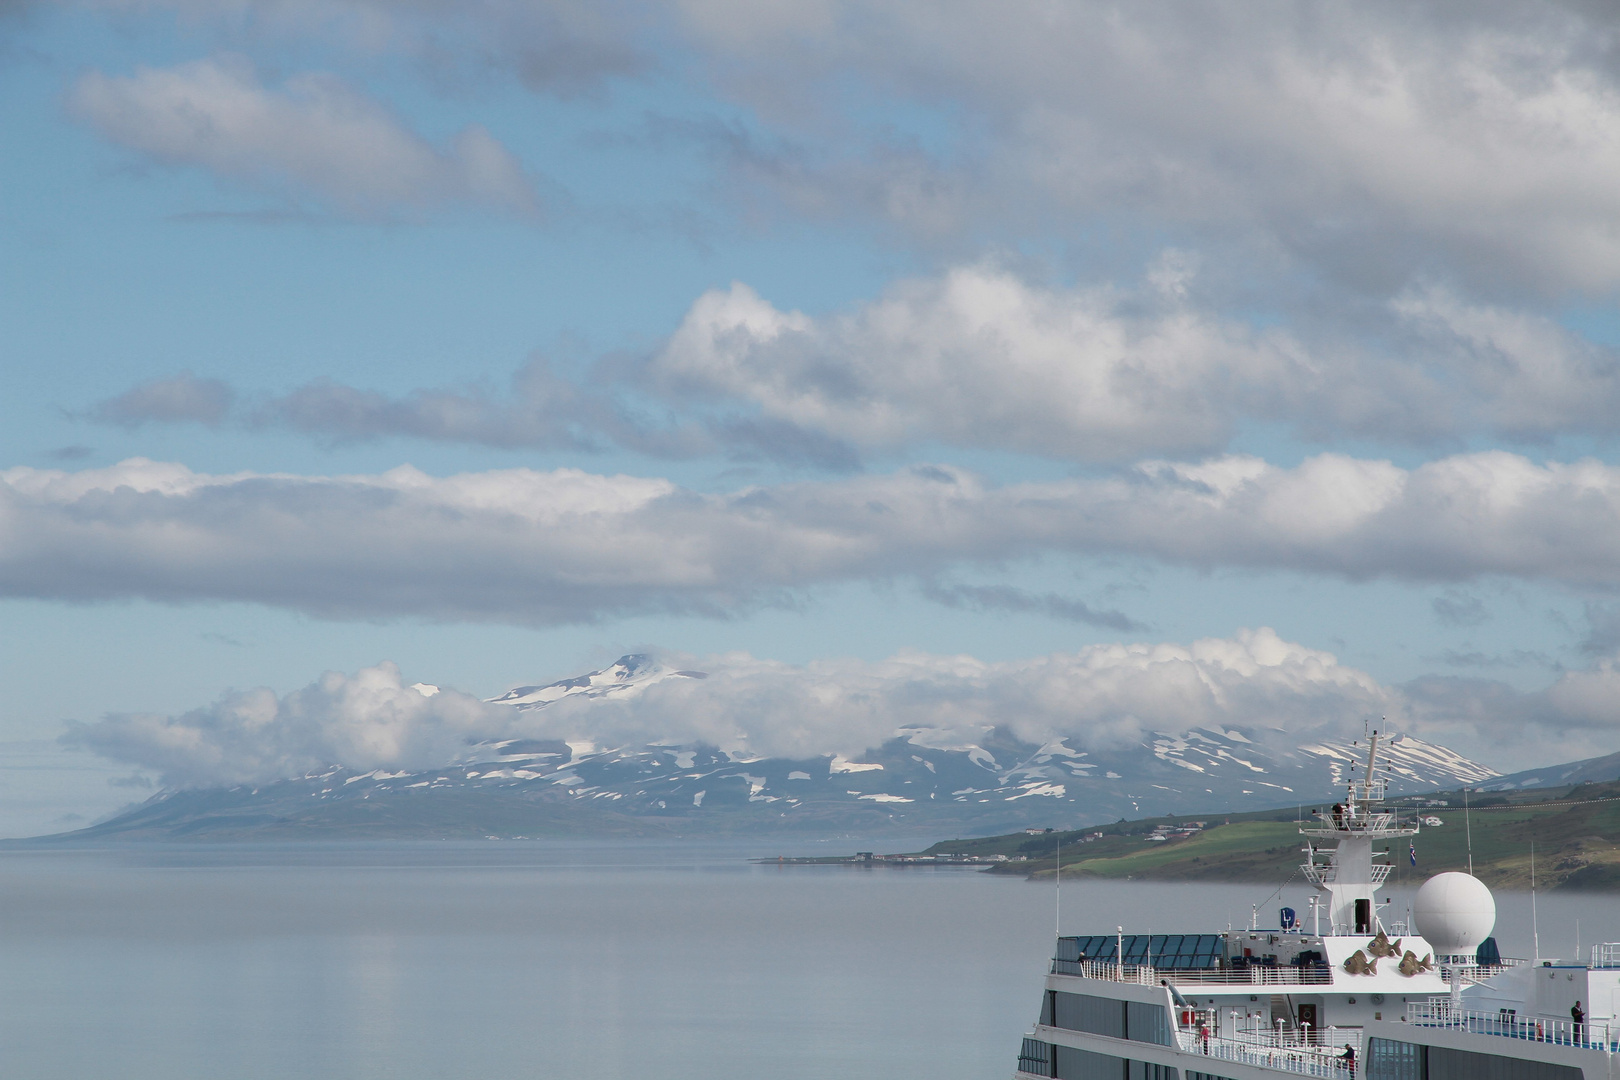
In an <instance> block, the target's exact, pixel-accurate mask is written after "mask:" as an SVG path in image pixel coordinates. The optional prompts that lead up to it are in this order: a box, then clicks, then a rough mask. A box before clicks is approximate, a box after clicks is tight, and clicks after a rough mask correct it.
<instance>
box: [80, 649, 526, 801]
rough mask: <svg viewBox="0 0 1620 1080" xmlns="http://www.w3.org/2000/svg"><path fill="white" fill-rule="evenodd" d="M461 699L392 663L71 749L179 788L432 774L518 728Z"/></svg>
mask: <svg viewBox="0 0 1620 1080" xmlns="http://www.w3.org/2000/svg"><path fill="white" fill-rule="evenodd" d="M506 712H509V710H496V709H494V708H493V707H491V706H488V705H485V704H484V703H483V702H481V701H479V700H478V699H477V698H473V697H468V696H467V695H466V694H462V693H459V692H457V691H454V690H447V691H443V692H440V693H437V694H434V695H432V696H431V697H426V696H423V695H422V694H421V693H420V692H418V691H417V690H415V689H413V688H412V687H410V686H406V685H404V684H403V683H402V682H401V680H400V674H399V668H398V667H396V666H395V665H393V664H391V663H389V662H387V661H384V662H382V663H380V664H378V665H377V666H376V667H370V668H362V669H361V670H360V671H358V672H356V673H355V674H353V675H345V674H342V673H341V672H336V671H329V672H327V673H326V674H325V675H323V676H321V678H320V679H319V680H317V681H316V682H314V683H311V684H310V685H309V686H306V687H304V688H303V689H302V690H297V691H294V692H293V693H290V694H287V695H285V696H281V697H278V696H277V695H276V694H275V692H274V691H272V690H269V689H267V688H263V687H261V688H258V689H255V690H246V691H232V692H230V693H228V694H225V695H224V696H223V697H221V698H220V699H219V700H218V701H216V702H214V703H213V704H212V705H209V706H205V707H204V708H200V709H193V710H192V711H191V712H188V713H183V714H181V715H179V716H160V715H155V714H148V713H118V714H112V715H109V716H105V717H103V718H102V719H100V720H97V721H95V722H93V723H89V724H75V725H73V726H72V727H71V728H70V730H69V732H68V734H67V736H66V737H65V741H67V742H68V743H70V744H72V745H77V746H83V747H85V748H86V749H89V750H93V751H95V752H96V753H98V754H100V755H102V756H104V757H109V758H113V759H114V760H117V761H123V762H128V763H130V764H133V765H138V766H140V767H141V768H143V769H148V770H151V771H152V772H155V773H158V774H159V775H160V776H161V777H162V778H163V783H164V784H166V785H169V786H174V787H200V786H213V785H222V784H252V783H261V782H265V781H270V780H276V779H281V778H284V777H289V776H302V775H304V774H306V773H309V772H315V771H319V770H321V769H325V768H328V767H330V766H332V765H335V764H343V765H348V766H350V767H351V768H357V769H368V770H369V769H379V768H389V769H399V768H410V769H431V768H434V767H436V766H439V765H445V764H448V763H450V762H452V761H454V760H456V759H457V757H458V755H459V754H461V753H463V752H465V750H466V747H467V743H468V740H469V739H474V740H476V739H478V738H484V737H489V736H490V735H492V734H493V733H496V732H498V731H500V730H501V723H502V721H504V720H507V719H509V717H508V716H503V715H502V713H506Z"/></svg>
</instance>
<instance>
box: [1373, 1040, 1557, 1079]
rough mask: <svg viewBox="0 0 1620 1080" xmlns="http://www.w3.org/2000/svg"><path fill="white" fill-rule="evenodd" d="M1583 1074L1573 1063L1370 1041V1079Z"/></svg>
mask: <svg viewBox="0 0 1620 1080" xmlns="http://www.w3.org/2000/svg"><path fill="white" fill-rule="evenodd" d="M1581 1075H1582V1074H1581V1070H1580V1069H1579V1068H1576V1067H1575V1066H1572V1065H1554V1064H1552V1063H1550V1062H1545V1061H1525V1060H1524V1059H1523V1058H1512V1057H1504V1056H1502V1055H1500V1054H1477V1053H1473V1052H1471V1051H1467V1050H1452V1049H1449V1048H1447V1047H1444V1046H1423V1045H1421V1044H1418V1043H1409V1042H1401V1041H1399V1040H1397V1039H1369V1040H1368V1041H1367V1080H1581Z"/></svg>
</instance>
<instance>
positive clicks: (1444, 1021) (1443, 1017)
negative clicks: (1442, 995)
mask: <svg viewBox="0 0 1620 1080" xmlns="http://www.w3.org/2000/svg"><path fill="white" fill-rule="evenodd" d="M1406 1022H1407V1023H1409V1024H1417V1025H1419V1026H1420V1027H1437V1028H1451V1029H1453V1030H1457V1031H1465V1032H1467V1033H1469V1034H1470V1035H1499V1036H1502V1037H1504V1038H1508V1039H1527V1040H1529V1041H1531V1042H1545V1043H1555V1044H1557V1045H1560V1046H1581V1047H1589V1048H1591V1049H1594V1050H1606V1051H1608V1052H1609V1053H1620V1029H1617V1028H1615V1027H1614V1026H1612V1022H1611V1021H1609V1020H1602V1021H1599V1022H1597V1023H1591V1022H1587V1023H1581V1024H1577V1023H1575V1021H1574V1020H1573V1019H1570V1020H1549V1019H1547V1018H1545V1017H1539V1016H1519V1015H1518V1014H1517V1013H1515V1012H1513V1011H1512V1010H1509V1009H1503V1010H1500V1011H1498V1012H1493V1013H1487V1012H1469V1011H1467V1010H1463V1009H1453V1008H1452V1007H1451V1002H1449V1001H1443V1000H1440V1001H1410V1002H1407V1005H1406Z"/></svg>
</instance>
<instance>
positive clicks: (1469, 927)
mask: <svg viewBox="0 0 1620 1080" xmlns="http://www.w3.org/2000/svg"><path fill="white" fill-rule="evenodd" d="M1412 920H1413V921H1414V922H1415V923H1417V932H1418V933H1420V934H1422V935H1423V939H1424V940H1425V941H1427V942H1428V943H1429V944H1430V945H1431V946H1433V947H1434V951H1435V952H1436V953H1437V954H1438V955H1440V956H1460V955H1463V954H1466V953H1471V952H1473V951H1474V950H1475V949H1477V948H1479V944H1480V942H1482V941H1484V940H1485V939H1486V938H1488V937H1490V936H1491V930H1492V929H1494V928H1495V926H1496V899H1495V897H1493V896H1491V890H1490V889H1487V888H1486V887H1485V883H1484V882H1483V881H1481V880H1479V878H1477V877H1474V876H1473V875H1472V874H1459V873H1456V872H1451V873H1445V874H1436V875H1434V877H1432V878H1430V879H1429V880H1428V881H1425V882H1424V883H1423V887H1422V888H1421V889H1419V890H1418V892H1417V898H1416V899H1414V900H1413V901H1412Z"/></svg>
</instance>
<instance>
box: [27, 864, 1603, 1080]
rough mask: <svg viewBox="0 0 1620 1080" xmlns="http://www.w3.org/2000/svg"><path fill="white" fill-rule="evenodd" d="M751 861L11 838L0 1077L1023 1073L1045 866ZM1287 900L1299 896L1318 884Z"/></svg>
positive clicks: (1179, 918)
mask: <svg viewBox="0 0 1620 1080" xmlns="http://www.w3.org/2000/svg"><path fill="white" fill-rule="evenodd" d="M750 853H757V849H756V852H750ZM744 854H745V853H744V852H741V851H738V850H736V849H731V850H726V849H718V848H712V847H711V848H704V847H695V846H684V847H675V846H666V847H625V846H618V847H604V846H580V845H552V844H538V843H536V844H511V843H503V844H420V845H418V844H395V845H386V846H376V847H358V846H342V847H333V846H328V845H322V846H309V847H273V848H265V847H241V848H201V849H199V848H178V849H177V848H172V847H171V848H149V849H141V850H136V851H118V852H102V853H86V852H72V853H65V852H5V853H0V965H3V966H0V972H3V978H0V1075H4V1076H6V1077H8V1078H10V1077H18V1078H35V1077H38V1078H55V1077H62V1078H69V1077H71V1078H74V1080H83V1078H88V1077H104V1076H105V1077H119V1078H128V1080H145V1078H154V1080H155V1078H159V1077H161V1078H163V1080H204V1078H207V1080H214V1078H217V1077H224V1076H229V1077H235V1078H260V1077H263V1078H276V1080H300V1078H305V1077H310V1078H314V1077H321V1078H325V1077H378V1078H383V1077H387V1078H391V1080H418V1078H428V1077H434V1078H440V1077H443V1078H451V1077H478V1078H489V1077H522V1076H535V1077H554V1076H579V1077H591V1078H593V1080H615V1078H625V1080H629V1078H631V1077H636V1078H638V1080H639V1078H644V1077H647V1076H654V1077H657V1078H658V1080H698V1078H704V1080H710V1078H729V1077H738V1078H743V1077H756V1076H768V1077H771V1078H772V1080H796V1078H812V1077H814V1078H818V1080H819V1078H827V1077H833V1076H838V1077H857V1078H859V1077H873V1078H877V1077H883V1078H886V1080H887V1078H894V1077H903V1076H905V1077H909V1076H926V1077H930V1078H938V1080H953V1078H962V1080H967V1078H970V1077H972V1078H983V1077H1005V1076H1007V1075H1008V1074H1009V1073H1010V1071H1011V1068H1012V1063H1013V1058H1014V1056H1015V1054H1016V1051H1017V1047H1018V1038H1019V1035H1020V1033H1021V1032H1022V1031H1023V1030H1024V1029H1025V1027H1026V1026H1027V1024H1028V1023H1029V1022H1030V1021H1031V1020H1032V1019H1033V1017H1034V1012H1035V1008H1036V1005H1037V1001H1038V997H1039V993H1040V988H1041V983H1040V978H1041V974H1042V971H1043V968H1044V964H1045V958H1046V957H1047V956H1048V955H1049V950H1050V944H1051V936H1052V920H1053V891H1052V888H1051V886H1050V885H1032V884H1028V883H1025V882H1023V881H1020V880H1017V879H1009V878H991V877H988V876H985V875H982V874H976V873H972V872H968V871H959V870H894V869H875V870H850V869H843V868H807V867H786V868H779V867H776V866H756V865H751V864H749V863H748V862H746V861H744V859H743V857H742V856H743V855H744ZM1271 891H1272V890H1271V887H1270V886H1260V887H1246V886H1216V887H1211V886H1205V885H1201V886H1175V887H1165V886H1155V885H1148V884H1135V883H1122V884H1109V885H1097V884H1092V885H1076V884H1071V885H1069V886H1068V887H1066V888H1065V889H1064V928H1065V930H1066V931H1067V932H1081V931H1087V932H1090V931H1094V930H1099V931H1107V930H1110V929H1112V928H1113V927H1114V926H1115V925H1119V924H1123V925H1125V926H1126V928H1127V929H1130V930H1135V931H1139V932H1146V931H1148V930H1156V931H1160V932H1162V931H1164V930H1167V929H1171V928H1176V929H1188V930H1192V929H1219V928H1222V927H1224V926H1226V925H1227V923H1228V922H1236V923H1238V924H1243V923H1246V922H1247V920H1248V916H1249V910H1250V905H1251V904H1253V903H1257V902H1260V901H1261V900H1262V899H1266V902H1267V907H1266V909H1264V910H1268V911H1271V910H1274V908H1275V907H1276V905H1277V904H1278V903H1279V902H1280V900H1279V898H1275V897H1273V898H1268V894H1269V893H1271ZM1280 899H1281V900H1286V901H1287V902H1290V903H1293V904H1294V905H1295V906H1300V907H1301V908H1302V909H1303V906H1302V905H1301V904H1300V901H1302V900H1303V892H1302V891H1301V890H1298V889H1293V890H1289V891H1288V892H1286V893H1285V894H1284V896H1283V897H1282V898H1280ZM1499 899H1500V902H1501V906H1502V908H1503V912H1504V914H1503V919H1502V921H1501V923H1500V924H1499V936H1500V937H1501V938H1502V939H1503V944H1504V950H1503V951H1504V952H1510V953H1511V952H1515V951H1517V952H1521V953H1522V952H1524V951H1527V950H1528V946H1529V920H1528V901H1527V899H1526V898H1520V897H1511V896H1510V897H1502V898H1499ZM1400 903H1401V901H1397V904H1400ZM1520 908H1523V918H1522V919H1520V917H1519V909H1520ZM1540 909H1541V925H1542V927H1543V933H1542V944H1543V949H1544V951H1548V952H1550V951H1553V949H1554V948H1555V947H1558V948H1561V949H1562V951H1565V952H1567V951H1568V950H1569V949H1570V948H1572V946H1573V920H1574V918H1576V917H1579V918H1580V919H1581V920H1582V934H1583V937H1584V938H1585V939H1586V941H1587V942H1590V941H1594V940H1598V939H1600V938H1604V939H1608V940H1616V939H1620V905H1617V904H1615V903H1614V902H1613V901H1612V900H1611V899H1609V898H1603V897H1586V898H1574V899H1571V898H1567V897H1566V898H1558V899H1553V898H1550V897H1543V898H1542V900H1541V903H1540ZM1274 917H1275V916H1274V915H1273V916H1272V918H1273V919H1274ZM1519 922H1522V923H1523V927H1522V930H1523V933H1522V935H1520V934H1519V929H1518V927H1517V924H1518V923H1519ZM1553 927H1558V928H1559V929H1558V930H1556V931H1554V930H1553V929H1552V928H1553ZM1521 938H1522V941H1521ZM1521 945H1522V947H1520V946H1521Z"/></svg>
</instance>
